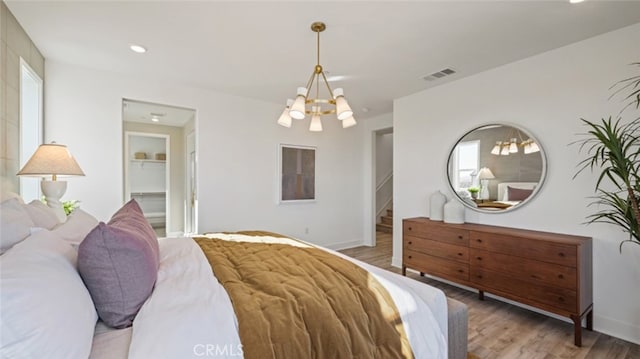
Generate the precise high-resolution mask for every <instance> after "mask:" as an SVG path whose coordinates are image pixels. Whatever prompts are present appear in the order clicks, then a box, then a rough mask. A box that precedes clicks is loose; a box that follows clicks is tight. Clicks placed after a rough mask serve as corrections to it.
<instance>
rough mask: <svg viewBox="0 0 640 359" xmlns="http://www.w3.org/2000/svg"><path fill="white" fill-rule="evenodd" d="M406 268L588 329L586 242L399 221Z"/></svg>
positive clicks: (588, 243)
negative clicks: (401, 227) (528, 306)
mask: <svg viewBox="0 0 640 359" xmlns="http://www.w3.org/2000/svg"><path fill="white" fill-rule="evenodd" d="M402 233H403V257H402V273H403V274H406V270H407V268H411V269H414V270H417V271H420V274H421V275H423V274H424V273H428V274H430V275H433V276H436V277H439V278H442V279H446V280H449V281H452V282H456V283H459V284H462V285H465V286H469V287H472V288H476V289H478V290H479V296H480V299H484V292H485V291H486V292H490V293H493V294H496V295H498V296H501V297H504V298H508V299H511V300H514V301H517V302H520V303H523V304H526V305H530V306H532V307H536V308H539V309H542V310H545V311H548V312H551V313H555V314H558V315H561V316H564V317H569V318H571V320H573V323H574V328H575V341H574V342H575V345H577V346H581V345H582V318H584V317H585V316H586V318H587V329H589V330H592V329H593V294H592V259H591V238H589V237H579V236H571V235H566V234H557V233H548V232H538V231H529V230H522V229H515V228H506V227H496V226H487V225H480V224H470V223H465V224H448V223H444V222H436V221H431V220H429V219H428V218H410V219H405V220H403V232H402Z"/></svg>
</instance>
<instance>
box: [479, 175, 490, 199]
mask: <svg viewBox="0 0 640 359" xmlns="http://www.w3.org/2000/svg"><path fill="white" fill-rule="evenodd" d="M480 183H481V186H480V196H478V199H489V181H488V180H486V179H483V180H480Z"/></svg>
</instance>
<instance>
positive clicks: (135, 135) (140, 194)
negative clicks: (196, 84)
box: [122, 99, 197, 237]
mask: <svg viewBox="0 0 640 359" xmlns="http://www.w3.org/2000/svg"><path fill="white" fill-rule="evenodd" d="M195 114H196V112H195V110H192V109H187V108H181V107H175V106H168V105H162V104H155V103H149V102H142V101H135V100H130V99H123V101H122V119H123V127H122V128H123V144H124V148H123V154H124V158H123V160H124V161H123V162H124V163H123V169H124V171H123V172H124V179H123V180H124V181H123V182H124V194H123V195H124V202H127V201H129V200H131V199H135V200H136V201H137V202H138V203H139V204H140V207H141V208H142V211H143V213H144V215H145V218H147V220H148V221H149V223H151V225H152V227H153V228H154V230H155V231H156V234H157V235H158V237H177V236H182V235H184V234H185V233H187V232H189V233H194V232H196V231H197V224H196V223H193V222H194V218H197V206H196V203H197V198H196V191H195V188H196V178H195V169H196V168H197V162H196V158H197V156H196V153H195V138H196V136H195Z"/></svg>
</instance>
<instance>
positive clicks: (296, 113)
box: [289, 87, 307, 120]
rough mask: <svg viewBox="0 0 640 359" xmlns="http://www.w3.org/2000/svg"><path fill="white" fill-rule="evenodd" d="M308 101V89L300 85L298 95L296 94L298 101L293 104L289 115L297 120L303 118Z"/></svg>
mask: <svg viewBox="0 0 640 359" xmlns="http://www.w3.org/2000/svg"><path fill="white" fill-rule="evenodd" d="M306 101H307V89H306V88H305V87H298V95H297V96H296V101H295V102H294V103H293V105H292V106H291V110H290V111H289V116H291V118H295V119H296V120H302V119H303V118H304V113H305V104H306Z"/></svg>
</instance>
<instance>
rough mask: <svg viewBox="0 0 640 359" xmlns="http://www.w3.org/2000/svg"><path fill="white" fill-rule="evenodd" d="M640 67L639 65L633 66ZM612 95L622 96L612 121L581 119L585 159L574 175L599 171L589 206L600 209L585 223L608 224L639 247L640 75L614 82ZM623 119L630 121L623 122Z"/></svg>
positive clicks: (578, 142)
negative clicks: (622, 231)
mask: <svg viewBox="0 0 640 359" xmlns="http://www.w3.org/2000/svg"><path fill="white" fill-rule="evenodd" d="M632 65H634V66H640V62H639V63H634V64H632ZM612 89H614V92H613V94H612V97H614V96H623V97H624V103H625V105H624V107H623V109H622V110H621V111H620V113H619V114H618V116H617V118H616V119H615V120H614V119H613V118H612V117H609V118H603V119H601V120H600V121H597V122H591V121H588V120H585V119H581V121H582V122H583V124H584V125H585V126H587V128H588V130H587V132H586V133H583V134H582V136H584V138H583V139H581V140H578V141H576V142H575V143H577V144H579V146H580V151H581V152H585V153H586V155H587V157H586V158H585V159H584V160H582V161H581V162H580V163H579V165H578V166H579V169H578V171H577V173H576V175H575V176H577V175H578V174H580V173H581V172H583V171H585V170H586V169H589V170H591V171H592V172H596V173H598V172H599V175H598V178H597V181H596V185H595V191H596V195H595V196H594V197H593V198H594V201H593V202H592V203H591V204H590V205H593V206H597V208H599V210H598V211H597V212H596V213H594V214H592V215H589V216H588V217H587V219H588V221H587V223H610V224H614V225H617V226H620V227H622V229H623V230H624V231H625V232H627V233H629V239H628V240H625V241H623V242H622V243H620V251H622V245H623V244H624V243H626V242H631V243H635V244H638V245H640V204H639V201H640V117H638V109H640V75H638V76H633V77H631V78H628V79H625V80H622V81H620V82H618V83H616V84H615V85H614V86H613V87H612ZM623 116H627V117H630V118H631V120H626V121H625V120H624V119H623ZM575 176H574V178H575Z"/></svg>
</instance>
